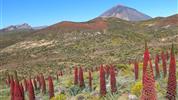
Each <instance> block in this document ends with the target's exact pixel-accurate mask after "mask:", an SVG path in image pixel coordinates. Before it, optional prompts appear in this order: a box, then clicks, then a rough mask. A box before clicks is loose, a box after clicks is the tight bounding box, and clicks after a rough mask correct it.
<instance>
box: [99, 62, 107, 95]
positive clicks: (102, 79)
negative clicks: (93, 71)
mask: <svg viewBox="0 0 178 100" xmlns="http://www.w3.org/2000/svg"><path fill="white" fill-rule="evenodd" d="M100 95H101V96H105V95H106V81H105V72H104V68H103V65H101V67H100Z"/></svg>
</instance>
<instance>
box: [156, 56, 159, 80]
mask: <svg viewBox="0 0 178 100" xmlns="http://www.w3.org/2000/svg"><path fill="white" fill-rule="evenodd" d="M158 63H159V55H158V54H157V55H156V58H155V71H156V77H157V78H159V77H160V72H159V64H158Z"/></svg>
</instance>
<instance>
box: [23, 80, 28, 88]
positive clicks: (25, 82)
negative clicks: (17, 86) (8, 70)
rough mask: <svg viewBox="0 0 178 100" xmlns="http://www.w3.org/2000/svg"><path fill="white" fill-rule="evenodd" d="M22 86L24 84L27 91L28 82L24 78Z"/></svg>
mask: <svg viewBox="0 0 178 100" xmlns="http://www.w3.org/2000/svg"><path fill="white" fill-rule="evenodd" d="M24 86H25V91H27V90H28V83H27V80H26V79H24Z"/></svg>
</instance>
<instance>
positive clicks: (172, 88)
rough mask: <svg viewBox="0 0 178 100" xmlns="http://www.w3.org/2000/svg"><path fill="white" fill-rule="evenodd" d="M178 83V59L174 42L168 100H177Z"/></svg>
mask: <svg viewBox="0 0 178 100" xmlns="http://www.w3.org/2000/svg"><path fill="white" fill-rule="evenodd" d="M176 84H177V82H176V59H175V55H174V47H173V44H172V50H171V57H170V65H169V76H168V85H167V96H166V97H167V98H168V100H176Z"/></svg>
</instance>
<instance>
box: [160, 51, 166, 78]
mask: <svg viewBox="0 0 178 100" xmlns="http://www.w3.org/2000/svg"><path fill="white" fill-rule="evenodd" d="M161 58H162V66H163V76H164V77H166V75H167V68H166V57H165V55H164V52H162V53H161Z"/></svg>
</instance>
